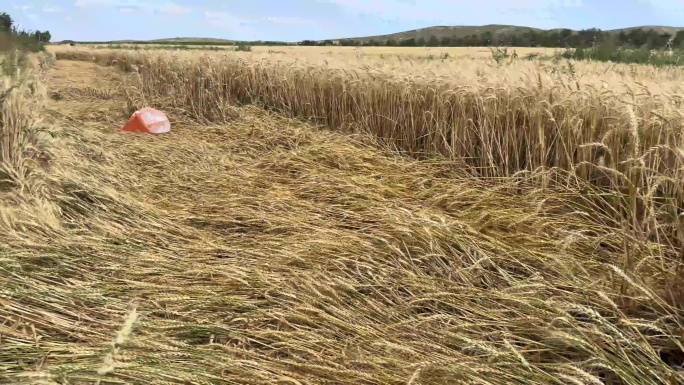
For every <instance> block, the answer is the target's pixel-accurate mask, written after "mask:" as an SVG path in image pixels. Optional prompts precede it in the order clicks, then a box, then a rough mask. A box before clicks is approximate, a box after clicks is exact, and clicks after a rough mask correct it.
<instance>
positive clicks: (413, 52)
mask: <svg viewBox="0 0 684 385" xmlns="http://www.w3.org/2000/svg"><path fill="white" fill-rule="evenodd" d="M178 46H183V44H178ZM90 47H95V48H102V49H104V48H112V47H115V48H116V49H127V48H128V49H134V48H135V49H142V50H145V49H151V48H152V49H154V48H159V49H169V50H173V49H174V45H171V46H170V45H169V44H125V43H123V44H118V43H117V44H92V45H85V46H83V45H78V46H76V47H70V46H69V45H68V44H60V45H53V46H50V49H53V50H54V49H64V48H67V49H88V48H90ZM188 47H189V48H190V47H192V48H193V49H198V50H202V49H206V50H222V49H226V50H230V49H234V46H227V45H211V44H207V45H201V46H197V45H193V46H188ZM251 50H252V52H255V53H285V54H288V55H299V54H306V55H310V54H321V55H330V54H333V55H350V54H351V55H402V56H429V55H433V56H435V57H439V56H442V55H444V54H445V53H446V54H448V55H449V56H472V57H488V56H491V55H492V53H491V49H490V48H489V47H342V46H326V47H312V46H252V47H251ZM508 50H509V52H510V53H511V54H512V53H513V52H515V53H517V54H518V55H519V56H521V57H522V56H525V55H528V54H531V53H538V54H542V55H552V54H553V53H554V52H556V51H559V49H558V48H530V47H510V48H508Z"/></svg>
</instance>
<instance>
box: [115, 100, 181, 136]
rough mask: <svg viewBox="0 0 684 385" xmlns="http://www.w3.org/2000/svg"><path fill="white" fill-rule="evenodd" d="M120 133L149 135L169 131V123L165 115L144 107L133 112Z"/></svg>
mask: <svg viewBox="0 0 684 385" xmlns="http://www.w3.org/2000/svg"><path fill="white" fill-rule="evenodd" d="M121 131H128V132H142V133H145V134H150V135H157V134H164V133H167V132H169V131H171V122H169V118H168V117H166V114H165V113H163V112H161V111H159V110H156V109H154V108H150V107H145V108H142V109H140V110H138V111H135V112H134V113H133V115H131V118H130V119H128V122H126V124H125V125H124V126H123V127H121Z"/></svg>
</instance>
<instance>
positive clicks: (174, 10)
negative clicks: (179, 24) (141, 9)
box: [157, 3, 192, 15]
mask: <svg viewBox="0 0 684 385" xmlns="http://www.w3.org/2000/svg"><path fill="white" fill-rule="evenodd" d="M157 11H158V12H159V13H165V14H170V15H182V14H184V13H190V12H192V8H190V7H186V6H183V5H178V4H175V3H166V4H164V5H162V6H161V7H159V8H158V10H157Z"/></svg>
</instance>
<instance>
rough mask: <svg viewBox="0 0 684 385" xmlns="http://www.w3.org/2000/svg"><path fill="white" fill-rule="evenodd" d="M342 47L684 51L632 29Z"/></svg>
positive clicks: (662, 36)
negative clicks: (621, 48)
mask: <svg viewBox="0 0 684 385" xmlns="http://www.w3.org/2000/svg"><path fill="white" fill-rule="evenodd" d="M299 44H300V45H334V44H335V42H333V41H332V40H324V41H315V40H304V41H302V42H300V43H299ZM337 44H339V45H342V46H388V47H488V46H509V47H551V48H590V47H597V46H616V47H617V46H619V47H630V48H651V49H663V48H684V31H679V32H678V33H676V34H674V35H673V34H670V33H659V32H657V31H655V30H653V29H649V30H644V29H641V28H636V29H632V30H630V31H629V32H625V31H620V32H619V33H610V32H607V31H602V30H600V29H597V28H591V29H583V30H580V31H577V32H574V31H572V30H570V29H559V30H551V31H539V30H528V31H524V32H519V33H515V34H498V33H492V32H490V31H487V32H483V33H481V34H471V35H467V36H464V37H455V36H454V37H449V36H446V37H442V38H438V37H437V36H434V35H433V36H430V37H428V38H424V37H419V38H408V39H401V40H398V39H369V40H364V41H361V40H354V39H341V40H339V41H337Z"/></svg>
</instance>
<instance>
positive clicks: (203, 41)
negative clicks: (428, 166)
mask: <svg viewBox="0 0 684 385" xmlns="http://www.w3.org/2000/svg"><path fill="white" fill-rule="evenodd" d="M634 29H643V30H654V31H656V32H658V33H659V34H663V33H669V34H672V35H675V34H676V33H677V32H679V31H682V30H684V27H668V26H659V25H645V26H638V27H629V28H620V29H613V30H606V31H605V32H609V33H611V34H616V35H617V34H618V33H620V32H622V31H624V32H626V33H628V32H630V31H631V30H634ZM561 30H562V28H553V29H548V30H545V29H540V28H532V27H524V26H517V25H504V24H488V25H481V26H467V25H465V26H435V27H427V28H420V29H413V30H410V31H404V32H397V33H391V34H387V35H375V36H363V37H347V38H340V39H333V40H337V41H343V40H354V41H358V42H360V43H361V44H363V43H367V42H369V41H371V40H375V41H387V40H396V41H398V42H400V41H402V40H408V39H412V38H413V39H416V40H418V39H421V38H423V39H425V40H428V39H429V38H430V37H432V36H435V37H437V38H438V39H442V38H451V39H462V38H465V37H467V36H470V35H481V34H483V33H485V32H491V33H492V35H495V36H496V35H508V36H514V35H520V34H523V33H525V32H530V31H534V32H557V31H561ZM571 31H572V33H573V34H576V33H577V32H578V31H576V30H571ZM314 42H316V41H314ZM318 42H323V40H318ZM78 43H79V44H186V45H235V44H240V43H262V44H263V43H265V44H273V43H276V44H278V45H290V44H296V43H292V42H245V41H240V40H229V39H216V38H208V37H175V38H168V39H155V40H114V41H102V42H84V41H81V42H78Z"/></svg>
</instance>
